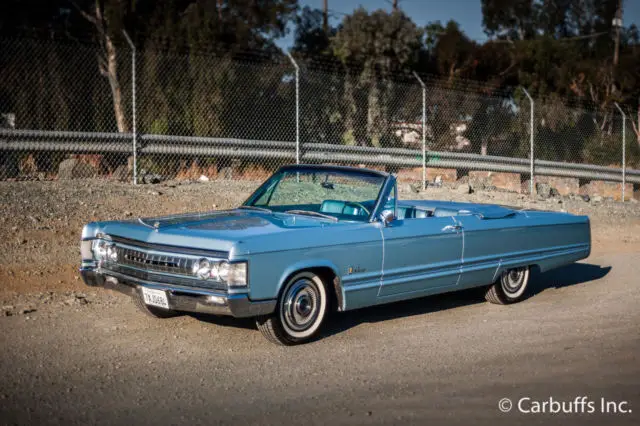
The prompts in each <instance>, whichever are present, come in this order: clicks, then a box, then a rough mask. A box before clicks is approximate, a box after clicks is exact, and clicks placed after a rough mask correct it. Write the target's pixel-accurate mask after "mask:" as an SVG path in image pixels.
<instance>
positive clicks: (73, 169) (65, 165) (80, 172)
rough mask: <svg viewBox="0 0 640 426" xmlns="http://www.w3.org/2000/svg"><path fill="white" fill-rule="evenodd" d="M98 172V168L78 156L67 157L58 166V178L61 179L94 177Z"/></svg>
mask: <svg viewBox="0 0 640 426" xmlns="http://www.w3.org/2000/svg"><path fill="white" fill-rule="evenodd" d="M97 174H98V169H97V168H96V167H95V166H93V165H91V164H89V163H85V162H83V161H80V160H78V159H77V158H67V159H66V160H64V161H62V162H61V163H60V165H59V166H58V179H59V180H71V179H86V178H91V177H94V176H95V175H97Z"/></svg>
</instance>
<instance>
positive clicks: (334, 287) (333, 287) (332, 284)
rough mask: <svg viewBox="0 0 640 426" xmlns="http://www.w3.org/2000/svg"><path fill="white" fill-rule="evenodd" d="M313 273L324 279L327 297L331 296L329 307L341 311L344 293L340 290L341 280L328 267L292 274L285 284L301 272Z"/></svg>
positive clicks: (301, 270) (302, 270) (308, 269)
mask: <svg viewBox="0 0 640 426" xmlns="http://www.w3.org/2000/svg"><path fill="white" fill-rule="evenodd" d="M307 271H308V272H313V273H314V274H316V275H317V276H319V277H320V279H322V282H323V283H324V284H325V286H326V288H327V295H328V296H329V300H328V302H329V306H330V307H331V309H332V310H334V311H335V310H340V309H341V307H342V291H341V288H340V284H341V283H340V278H339V277H338V276H337V275H336V273H335V272H333V269H331V268H329V267H327V266H317V267H312V268H303V269H298V270H297V271H294V272H292V273H290V274H289V275H288V276H287V278H286V279H285V280H284V282H285V283H287V282H289V280H290V279H291V278H292V277H293V276H294V275H296V274H299V273H300V272H307Z"/></svg>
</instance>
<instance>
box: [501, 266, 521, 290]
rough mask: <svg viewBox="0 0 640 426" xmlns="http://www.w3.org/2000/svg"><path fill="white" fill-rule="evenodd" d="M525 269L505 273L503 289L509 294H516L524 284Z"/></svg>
mask: <svg viewBox="0 0 640 426" xmlns="http://www.w3.org/2000/svg"><path fill="white" fill-rule="evenodd" d="M524 278H525V268H519V269H512V270H510V271H508V272H506V273H505V279H503V280H502V288H504V291H505V292H507V293H516V292H517V291H518V290H520V287H522V284H524Z"/></svg>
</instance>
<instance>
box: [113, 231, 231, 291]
mask: <svg viewBox="0 0 640 426" xmlns="http://www.w3.org/2000/svg"><path fill="white" fill-rule="evenodd" d="M108 238H109V239H111V240H112V241H113V242H115V245H116V253H117V254H118V260H117V261H116V262H112V261H109V260H107V261H105V262H104V263H102V264H101V267H102V268H104V269H105V270H107V271H113V272H118V273H120V274H122V275H127V276H129V277H131V278H138V279H142V280H146V281H152V282H158V283H166V284H177V285H183V286H188V287H202V288H209V289H216V290H221V291H226V286H225V284H224V283H223V282H221V281H211V280H201V279H198V278H196V277H195V276H194V275H193V272H192V269H193V263H194V262H196V261H197V260H199V259H200V258H201V257H206V258H208V259H220V260H223V259H227V258H228V253H226V252H221V251H204V250H195V249H189V248H182V247H174V246H166V245H156V244H150V243H145V242H139V241H135V240H129V239H125V238H122V237H108ZM169 249H171V250H175V251H179V252H180V254H175V253H171V252H165V250H169ZM183 251H184V252H185V253H182V252H183ZM188 251H191V252H188ZM196 252H197V253H196Z"/></svg>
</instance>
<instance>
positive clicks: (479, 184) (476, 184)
mask: <svg viewBox="0 0 640 426" xmlns="http://www.w3.org/2000/svg"><path fill="white" fill-rule="evenodd" d="M470 187H471V189H473V190H474V191H483V190H484V189H485V187H486V185H485V184H484V182H483V181H481V180H477V179H474V180H472V181H471V182H470Z"/></svg>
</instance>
